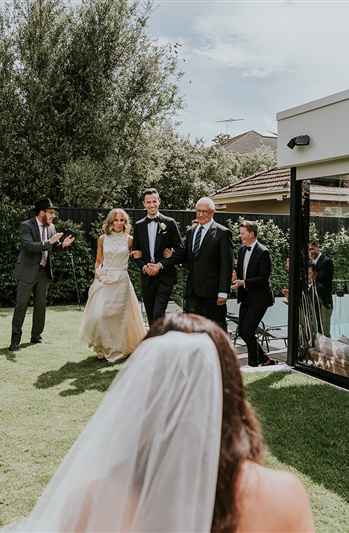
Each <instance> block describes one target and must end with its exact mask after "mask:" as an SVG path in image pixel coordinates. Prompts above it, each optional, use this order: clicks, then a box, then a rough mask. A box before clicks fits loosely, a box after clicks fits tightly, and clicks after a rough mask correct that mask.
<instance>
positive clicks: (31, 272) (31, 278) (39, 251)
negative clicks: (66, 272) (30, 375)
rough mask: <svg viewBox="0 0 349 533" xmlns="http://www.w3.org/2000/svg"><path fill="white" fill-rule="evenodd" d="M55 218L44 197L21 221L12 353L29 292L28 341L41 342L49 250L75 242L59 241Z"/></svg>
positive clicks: (17, 342)
mask: <svg viewBox="0 0 349 533" xmlns="http://www.w3.org/2000/svg"><path fill="white" fill-rule="evenodd" d="M54 217H55V208H54V206H53V205H52V202H51V200H50V199H49V198H43V199H42V200H39V201H38V202H37V203H36V204H35V217H33V218H31V219H29V220H26V221H25V222H22V224H21V250H20V253H19V256H18V259H17V263H16V267H15V277H16V281H17V297H16V307H15V310H14V313H13V318H12V335H11V345H10V348H9V350H10V351H12V352H16V351H18V350H19V345H20V342H21V336H22V326H23V322H24V319H25V315H26V312H27V307H28V304H29V300H30V296H31V295H32V294H33V322H32V331H31V342H32V343H33V344H36V343H39V342H41V341H42V339H41V334H42V332H43V330H44V327H45V316H46V296H47V289H48V285H49V282H50V280H52V264H51V253H52V252H53V251H55V250H56V249H59V248H61V249H62V248H67V247H68V246H70V245H71V244H72V243H73V241H74V237H73V236H68V237H66V239H64V241H63V243H60V239H61V238H62V236H63V233H56V229H55V227H54V225H53V223H52V222H53V219H54Z"/></svg>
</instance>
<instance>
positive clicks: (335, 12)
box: [149, 0, 349, 143]
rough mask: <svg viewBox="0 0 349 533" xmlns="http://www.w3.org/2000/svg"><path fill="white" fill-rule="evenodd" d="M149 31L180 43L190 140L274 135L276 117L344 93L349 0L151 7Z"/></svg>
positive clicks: (182, 0) (348, 68)
mask: <svg viewBox="0 0 349 533" xmlns="http://www.w3.org/2000/svg"><path fill="white" fill-rule="evenodd" d="M149 32H150V35H151V38H152V39H153V40H154V41H156V42H158V43H162V44H164V43H168V42H170V43H174V42H179V43H181V48H180V50H181V56H180V62H179V67H180V69H181V70H183V71H184V72H185V76H184V78H183V79H182V80H181V82H180V94H181V95H182V96H183V98H184V104H185V108H184V110H183V111H182V112H180V113H179V114H178V117H177V118H178V121H179V122H180V124H179V125H178V130H179V132H180V133H181V134H183V135H185V136H188V135H189V136H190V137H191V139H192V140H195V139H196V138H204V140H205V142H206V143H210V142H211V140H212V138H213V137H214V136H215V135H216V134H218V133H219V132H222V133H229V134H230V135H237V134H239V133H242V132H243V131H247V130H250V129H254V130H257V131H260V132H262V133H266V132H268V131H276V129H277V124H276V119H275V115H276V113H277V112H278V111H282V110H284V109H287V108H289V107H293V106H295V105H299V104H302V103H305V102H307V101H311V100H314V99H316V98H321V97H323V96H327V95H328V94H332V93H335V92H338V91H342V90H345V89H349V0H342V1H336V0H327V1H321V0H312V1H308V0H303V1H292V0H288V1H285V0H284V1H282V0H270V1H265V0H255V1H249V0H244V1H236V0H226V1H223V0H209V1H204V0H154V12H153V15H152V17H151V22H150V27H149ZM230 118H243V119H244V120H243V121H240V122H235V123H233V124H228V125H225V124H220V123H217V121H219V120H226V119H230Z"/></svg>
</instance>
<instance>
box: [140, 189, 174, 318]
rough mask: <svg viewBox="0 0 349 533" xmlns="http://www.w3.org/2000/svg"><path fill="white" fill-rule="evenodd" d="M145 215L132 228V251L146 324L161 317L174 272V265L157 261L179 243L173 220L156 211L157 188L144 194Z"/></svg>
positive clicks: (157, 203)
mask: <svg viewBox="0 0 349 533" xmlns="http://www.w3.org/2000/svg"><path fill="white" fill-rule="evenodd" d="M143 203H144V207H145V209H146V210H147V216H146V217H144V218H142V219H141V220H138V221H137V222H136V224H135V228H134V236H133V250H134V253H135V257H137V253H139V255H140V257H138V259H135V260H136V263H137V264H138V266H139V268H140V270H141V287H142V295H143V301H144V305H145V310H146V313H147V317H148V323H149V325H151V324H152V323H153V322H154V321H155V320H156V319H158V318H160V317H162V316H163V315H164V314H165V312H166V308H167V304H168V302H169V299H170V296H171V292H172V288H173V285H174V284H175V283H176V279H177V273H176V269H175V267H174V266H172V267H171V268H169V269H166V270H165V269H164V268H163V267H162V265H161V263H160V260H161V259H163V257H164V255H166V251H170V250H171V249H172V248H178V247H179V246H180V245H181V236H180V233H179V230H178V226H177V223H176V221H175V220H174V219H173V218H170V217H166V216H165V215H163V214H162V213H160V212H159V207H160V197H159V193H158V191H157V190H156V189H147V190H146V191H144V194H143Z"/></svg>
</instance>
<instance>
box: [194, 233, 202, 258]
mask: <svg viewBox="0 0 349 533" xmlns="http://www.w3.org/2000/svg"><path fill="white" fill-rule="evenodd" d="M203 229H204V227H203V226H200V227H199V229H198V230H197V232H196V235H195V241H194V246H193V254H194V255H197V254H198V252H199V250H200V244H201V234H202V230H203Z"/></svg>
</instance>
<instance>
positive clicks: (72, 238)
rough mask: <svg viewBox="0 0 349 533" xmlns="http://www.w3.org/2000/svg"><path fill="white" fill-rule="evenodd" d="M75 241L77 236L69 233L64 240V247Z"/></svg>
mask: <svg viewBox="0 0 349 533" xmlns="http://www.w3.org/2000/svg"><path fill="white" fill-rule="evenodd" d="M74 241H75V237H73V236H72V235H68V237H66V238H65V239H64V241H63V242H62V248H68V246H71V245H72V244H73V242H74Z"/></svg>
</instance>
